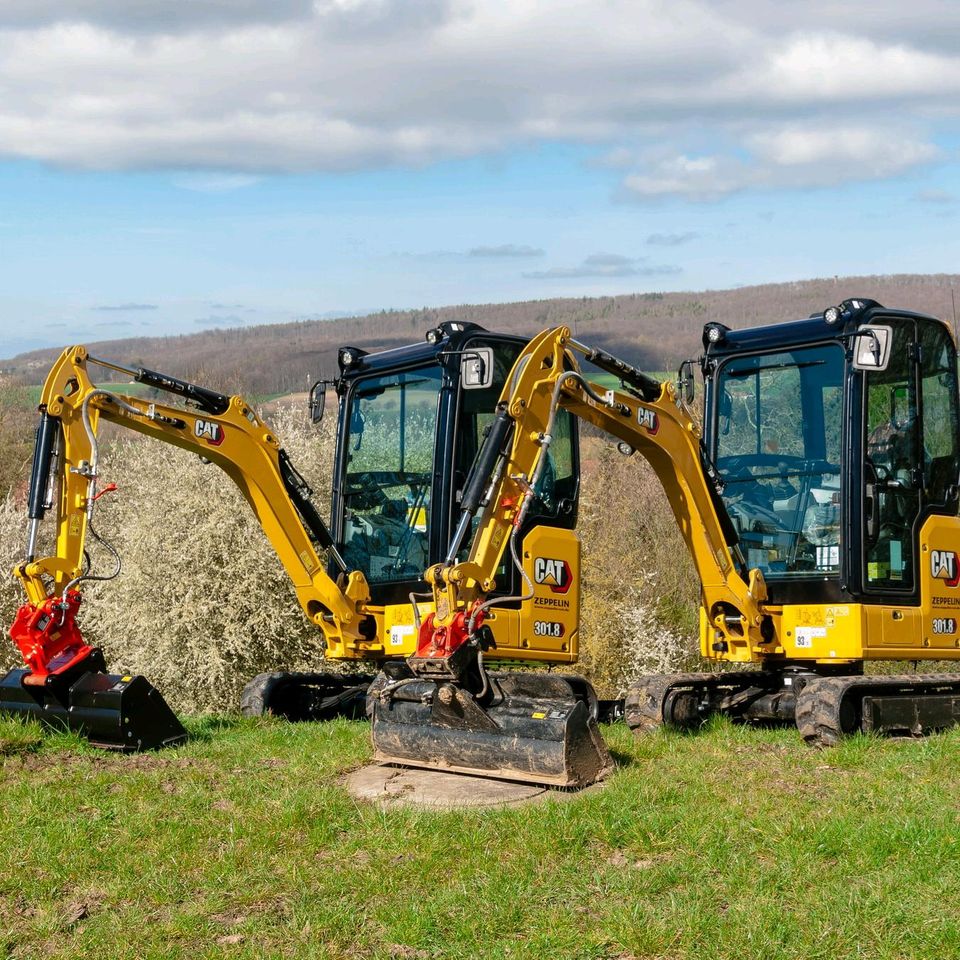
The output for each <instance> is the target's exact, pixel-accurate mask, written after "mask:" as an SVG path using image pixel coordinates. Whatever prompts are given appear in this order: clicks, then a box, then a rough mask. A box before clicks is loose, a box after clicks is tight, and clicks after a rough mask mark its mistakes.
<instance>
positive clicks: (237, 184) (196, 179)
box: [173, 173, 260, 193]
mask: <svg viewBox="0 0 960 960" xmlns="http://www.w3.org/2000/svg"><path fill="white" fill-rule="evenodd" d="M259 182H260V177H255V176H252V175H251V174H249V173H188V174H183V175H182V176H179V177H175V178H174V180H173V183H174V185H175V186H178V187H181V188H182V189H184V190H194V191H196V192H197V193H230V192H231V191H233V190H242V189H243V188H244V187H252V186H253V185H254V184H255V183H259Z"/></svg>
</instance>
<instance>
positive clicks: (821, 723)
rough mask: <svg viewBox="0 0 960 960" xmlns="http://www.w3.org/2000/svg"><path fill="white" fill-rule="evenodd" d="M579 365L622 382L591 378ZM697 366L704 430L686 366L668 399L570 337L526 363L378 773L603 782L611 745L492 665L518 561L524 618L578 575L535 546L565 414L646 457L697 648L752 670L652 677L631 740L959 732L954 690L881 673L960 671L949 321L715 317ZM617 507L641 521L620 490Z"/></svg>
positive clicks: (493, 431)
mask: <svg viewBox="0 0 960 960" xmlns="http://www.w3.org/2000/svg"><path fill="white" fill-rule="evenodd" d="M581 361H589V362H590V363H592V364H593V365H595V366H597V367H599V368H600V369H601V370H603V371H605V372H606V373H608V374H612V375H614V377H616V378H617V379H619V381H620V388H619V389H607V388H605V387H603V386H601V385H600V384H598V383H596V382H591V381H589V380H588V379H587V378H586V377H585V376H584V375H583V373H581V371H580V362H581ZM700 362H701V367H702V372H703V378H704V383H705V398H706V403H705V410H704V417H703V422H704V425H705V429H704V430H703V431H701V428H700V426H699V425H698V420H697V417H696V416H695V415H694V412H693V410H692V409H691V407H690V404H691V403H692V401H693V389H692V388H693V362H692V361H688V362H687V363H685V364H684V365H683V366H682V367H681V372H680V377H679V379H678V383H677V384H674V383H672V382H668V383H659V382H657V381H655V380H654V379H652V378H651V377H649V376H647V375H646V374H644V373H643V372H641V371H639V370H637V369H635V368H634V367H632V366H630V365H628V364H626V363H624V362H623V361H620V360H618V359H616V358H614V357H612V356H610V355H609V354H607V353H605V352H604V351H602V350H598V349H594V348H591V347H588V346H586V345H584V344H581V343H579V342H577V341H576V340H575V339H573V338H572V337H571V335H570V331H569V329H567V328H565V327H561V328H557V329H555V330H551V331H547V332H544V333H542V334H540V335H539V336H538V337H535V338H534V339H533V340H532V341H531V342H530V344H529V345H528V346H527V347H526V348H525V350H524V351H523V352H522V353H521V355H520V356H519V357H518V359H517V361H516V364H515V365H514V368H513V371H512V373H511V375H510V377H509V379H508V382H507V385H506V386H505V388H504V391H503V393H502V395H501V399H500V402H499V404H498V407H497V413H496V417H495V418H494V420H493V423H492V425H491V427H490V430H489V432H488V435H487V438H486V441H485V443H484V446H483V448H482V450H481V451H480V454H479V456H478V458H477V461H476V463H475V465H474V470H473V473H472V475H471V478H470V480H469V482H468V484H467V487H466V492H465V494H464V496H463V499H462V502H461V515H460V521H459V523H458V526H457V528H456V532H455V535H454V537H453V539H452V541H451V543H450V546H449V549H448V551H447V556H446V558H445V560H444V562H443V563H440V564H436V565H433V566H432V567H430V569H429V570H428V571H427V579H428V581H429V582H430V583H431V586H432V589H433V596H434V608H435V612H434V613H433V614H432V615H430V616H428V617H426V618H425V619H424V620H423V622H422V623H421V625H420V628H419V640H418V645H417V650H416V653H415V654H414V656H413V657H411V658H409V659H408V660H407V661H406V662H405V663H403V664H389V665H387V667H386V669H385V674H384V675H383V676H381V678H380V680H379V681H378V682H377V683H376V684H375V685H374V688H373V691H374V695H375V697H376V705H375V710H374V724H373V740H374V746H375V749H376V755H377V756H378V757H379V758H380V759H381V760H383V761H389V762H396V763H404V764H410V765H415V766H427V767H436V768H442V769H454V770H464V771H469V772H477V771H482V772H486V773H488V774H490V775H494V776H519V777H522V778H529V779H535V780H536V779H539V780H540V781H541V782H542V781H543V779H545V778H543V776H542V775H543V772H544V769H545V768H550V769H552V770H553V772H554V773H555V774H556V775H557V777H558V782H562V783H565V784H570V783H574V782H583V781H584V780H585V779H589V778H591V777H597V776H600V775H602V771H603V770H604V769H605V764H606V757H605V753H604V751H603V749H602V747H601V746H600V745H599V744H595V745H594V749H593V750H592V751H585V750H581V752H579V753H578V752H576V751H574V750H572V749H570V746H571V744H569V743H566V742H565V738H564V735H563V727H564V724H565V723H567V722H569V721H570V718H571V717H573V716H574V714H575V712H576V710H577V709H578V707H577V704H576V702H575V701H574V700H573V699H572V698H570V696H569V695H568V693H567V692H561V694H560V695H558V697H557V699H556V701H555V703H554V705H553V707H552V708H551V707H549V706H544V704H543V703H542V702H541V703H536V704H531V703H528V702H527V701H526V700H525V699H524V698H525V696H526V695H527V689H528V687H527V685H529V687H530V688H532V689H536V685H537V683H540V682H541V681H539V680H535V679H533V678H531V677H529V676H525V675H520V677H519V678H517V677H515V676H512V675H506V676H504V675H495V674H493V673H490V672H488V670H487V669H486V666H485V657H489V655H490V651H491V649H493V641H492V639H491V637H490V635H489V633H488V632H487V627H486V623H487V621H488V619H489V618H490V615H491V613H492V611H493V605H492V604H491V601H490V599H489V594H490V591H491V589H492V587H493V584H494V581H495V571H496V570H497V568H498V566H499V565H500V564H501V561H502V558H503V556H504V555H505V554H507V553H509V556H510V558H511V561H512V564H513V565H514V566H515V568H516V569H517V570H518V571H519V573H520V574H521V577H522V580H523V583H524V585H525V590H524V592H523V593H522V594H521V595H519V596H517V597H516V598H515V601H516V602H524V601H525V600H527V599H528V598H529V597H531V596H533V595H534V593H535V591H536V588H537V585H538V584H540V583H543V582H544V581H545V580H549V581H551V582H554V583H556V582H561V583H565V582H566V577H567V576H568V574H569V573H571V572H572V571H573V569H574V568H573V567H572V565H571V564H570V562H569V558H568V557H565V556H564V555H563V554H562V553H560V552H558V553H556V554H554V555H550V556H544V555H539V554H537V553H536V552H535V551H531V550H529V549H528V547H527V545H526V544H525V543H524V540H523V536H522V534H523V530H524V526H525V523H526V520H527V515H528V511H529V510H531V509H532V508H533V507H534V506H535V505H536V504H537V503H538V501H539V500H540V499H541V498H542V493H541V492H540V491H541V485H542V484H543V483H544V480H545V478H547V477H549V476H550V474H551V472H552V469H553V464H552V457H551V450H552V445H553V442H554V437H555V431H556V424H557V418H558V416H559V414H560V413H561V412H564V411H566V412H568V413H572V414H574V415H575V416H577V417H578V418H581V419H584V420H586V421H588V422H590V423H592V424H594V425H595V426H596V427H598V428H600V429H601V430H602V431H604V432H606V433H608V434H610V435H612V436H613V437H615V438H617V439H618V440H619V441H620V444H621V449H623V450H625V451H626V452H628V453H632V452H634V451H636V452H638V453H640V454H641V455H642V456H644V457H645V458H646V459H647V460H648V461H649V462H650V464H651V465H652V467H653V469H654V471H655V472H656V474H657V476H658V477H659V479H660V480H661V482H662V484H663V487H664V490H665V491H666V494H667V499H668V501H669V504H670V507H671V509H672V511H673V514H674V517H675V519H676V521H677V524H678V527H679V529H680V532H681V534H682V536H683V539H684V541H685V542H686V545H687V547H688V549H689V551H690V554H691V556H692V557H693V560H694V563H695V566H696V569H697V572H698V574H699V577H700V580H701V585H702V586H701V603H700V620H701V653H702V655H703V656H704V657H705V658H706V659H707V660H712V661H714V662H718V663H741V664H747V665H750V666H753V667H754V669H751V670H747V671H740V672H710V673H700V674H687V675H679V676H661V677H647V678H642V679H641V680H639V681H638V682H637V683H636V684H634V686H633V687H632V688H631V689H630V691H629V692H628V696H627V700H626V719H627V722H628V723H629V724H630V726H632V727H633V728H635V729H649V728H651V727H654V726H657V725H659V724H663V723H667V724H672V725H676V726H681V727H689V726H693V725H696V724H699V723H700V722H702V720H703V719H704V718H705V717H707V716H709V715H710V714H711V713H714V712H723V713H726V714H728V715H731V716H733V717H736V718H738V719H743V720H754V721H795V722H796V723H797V725H798V727H799V729H800V732H801V733H802V735H803V737H804V738H805V739H806V740H807V741H808V742H810V743H811V744H815V745H830V744H833V743H836V742H837V740H838V739H839V738H841V737H842V736H844V735H846V734H849V733H852V732H855V731H858V730H863V731H875V732H878V733H909V734H923V733H926V732H929V731H931V730H936V729H939V728H942V727H945V726H949V725H951V724H953V723H955V722H956V721H957V719H958V717H960V675H958V674H934V675H922V674H905V675H867V676H865V675H863V665H864V662H865V661H868V660H893V661H896V660H899V661H903V660H933V659H949V660H955V659H960V619H958V617H957V616H956V614H957V609H958V607H960V554H958V549H960V519H958V517H957V510H958V504H960V490H958V480H960V418H958V393H957V358H956V348H955V345H954V342H953V339H952V337H951V336H950V332H949V330H948V329H947V327H946V326H945V325H944V324H943V323H941V322H940V321H938V320H935V319H934V318H932V317H928V316H923V315H920V314H914V313H909V312H906V311H900V310H887V309H885V308H883V307H882V306H880V305H879V304H877V303H875V302H873V301H869V300H849V301H845V302H844V303H842V304H840V305H839V306H837V307H831V308H828V309H827V310H825V311H823V312H822V313H819V314H815V315H814V316H812V317H810V318H809V319H807V320H803V321H798V322H795V323H786V324H779V325H776V326H768V327H756V328H752V329H747V330H743V331H739V332H734V331H731V330H729V329H728V328H726V327H725V326H723V325H722V324H718V323H708V324H707V326H706V328H705V330H704V354H703V356H702V358H701V361H700ZM611 507H612V508H613V509H616V510H630V509H636V510H642V509H644V505H642V504H625V503H622V502H619V501H617V500H616V498H615V497H614V496H613V495H611ZM467 545H469V548H468V549H465V547H466V546H467ZM566 629H567V625H566V624H565V623H564V622H563V621H562V620H561V618H560V617H558V616H557V615H556V612H555V610H554V609H551V608H545V609H544V610H543V616H542V618H541V619H539V620H538V621H537V622H536V624H535V631H536V633H537V634H538V635H543V634H545V635H548V636H549V635H562V634H563V631H564V630H566ZM522 642H523V641H522ZM757 667H759V669H757ZM542 692H545V691H542ZM545 743H546V744H551V745H552V747H553V749H552V752H551V748H549V747H545ZM584 746H585V742H584V741H583V740H581V741H580V742H579V743H578V744H577V747H578V748H583V747H584ZM549 757H553V758H554V760H555V764H554V766H553V767H552V768H551V767H550V764H549V763H545V758H549ZM578 765H579V766H581V767H582V769H583V770H584V771H588V772H586V773H584V774H578V773H577V772H576V771H577V768H578ZM547 772H550V770H549V769H548V770H547Z"/></svg>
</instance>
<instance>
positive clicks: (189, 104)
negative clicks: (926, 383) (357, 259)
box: [0, 0, 960, 199]
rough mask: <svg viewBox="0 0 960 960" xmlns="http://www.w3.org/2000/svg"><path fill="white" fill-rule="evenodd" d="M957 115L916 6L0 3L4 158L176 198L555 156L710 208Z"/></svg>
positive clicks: (850, 169)
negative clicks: (152, 188)
mask: <svg viewBox="0 0 960 960" xmlns="http://www.w3.org/2000/svg"><path fill="white" fill-rule="evenodd" d="M840 8H842V9H840ZM950 38H953V40H955V41H956V42H950ZM958 104H960V4H949V5H946V4H943V3H942V2H941V3H938V2H935V0H917V2H915V3H912V4H911V5H910V7H909V16H908V15H907V14H905V13H904V7H903V6H902V4H901V2H900V0H874V2H872V3H870V4H869V6H868V5H867V4H866V0H851V2H850V3H847V4H843V5H837V4H828V3H827V2H826V0H811V2H810V3H804V4H770V3H768V2H766V0H762V2H761V0H568V2H566V3H564V5H563V7H562V9H559V8H557V7H556V6H554V5H551V4H544V3H542V2H538V0H512V2H511V3H503V2H502V0H313V2H310V0H229V2H227V0H191V2H190V3H183V2H182V0H3V2H2V3H0V156H8V157H28V158H33V159H38V160H42V161H47V162H51V163H56V164H63V165H71V166H76V167H83V168H121V169H132V168H135V169H141V168H160V169H172V170H176V171H181V172H182V173H181V175H180V176H179V178H178V179H177V181H176V182H177V183H178V184H179V185H181V186H184V187H186V188H188V189H201V190H214V191H216V190H230V189H238V188H240V187H243V186H249V185H250V184H251V183H252V182H255V181H254V179H253V178H255V177H257V176H260V175H262V174H264V173H268V172H271V171H281V172H282V171H337V170H353V169H358V168H362V167H367V166H385V165H398V164H400V165H403V164H406V165H426V164H430V163H434V162H436V161H438V160H441V159H444V158H451V157H463V156H474V155H478V154H483V153H489V152H493V151H498V150H503V149H510V148H513V147H517V146H528V145H535V144H538V143H542V142H553V141H562V142H577V143H586V144H590V145H593V146H595V147H596V152H597V156H598V157H600V158H602V160H601V162H604V163H606V165H608V166H610V167H614V168H617V169H619V170H622V171H623V176H624V178H625V179H624V187H625V191H626V192H627V193H628V194H630V195H632V196H634V197H655V196H663V195H676V196H685V197H694V198H700V199H707V198H711V197H717V196H723V195H725V194H728V193H731V192H734V191H736V190H742V189H748V188H753V187H757V186H807V185H817V184H826V183H830V182H845V181H847V180H849V179H857V178H860V179H870V178H876V177H882V176H892V175H896V174H897V173H901V172H903V171H906V170H908V169H910V168H911V167H913V166H916V165H917V164H920V163H926V162H929V161H931V160H934V159H936V156H937V150H936V147H935V146H934V142H935V140H936V138H937V136H938V135H939V134H940V133H943V132H946V133H950V132H952V131H955V130H956V129H957V126H958V123H960V107H958ZM838 133H839V134H840V139H839V140H838V139H837V136H838ZM885 137H886V138H888V139H886V140H884V138H885ZM653 144H659V145H661V146H662V147H663V149H661V150H659V151H657V153H656V154H655V155H654V154H652V153H651V145H653Z"/></svg>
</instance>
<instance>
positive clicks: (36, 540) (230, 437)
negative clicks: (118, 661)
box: [0, 347, 382, 749]
mask: <svg viewBox="0 0 960 960" xmlns="http://www.w3.org/2000/svg"><path fill="white" fill-rule="evenodd" d="M90 364H98V365H100V366H102V367H106V368H110V369H113V370H115V371H119V372H122V373H124V374H126V375H128V376H129V377H131V378H132V379H133V380H134V381H136V382H139V383H142V384H145V385H147V386H150V387H153V388H155V389H157V390H160V391H165V392H167V393H170V394H173V395H175V396H178V397H180V398H182V399H183V400H184V401H185V404H184V405H182V406H173V405H168V404H163V403H160V402H157V401H153V400H147V399H144V398H142V397H137V396H129V395H125V394H121V393H118V392H114V391H113V390H110V389H106V388H104V387H100V386H97V385H96V384H95V383H94V382H93V381H92V380H91V379H90V375H89V372H88V366H89V365H90ZM40 410H41V418H40V424H39V427H38V429H37V438H36V449H35V456H34V463H33V471H32V475H31V482H30V493H29V505H28V516H29V532H28V537H27V548H26V559H25V560H24V561H22V562H21V563H19V564H18V565H17V566H16V568H15V570H14V575H15V576H16V578H17V579H18V580H19V581H20V583H21V585H22V586H23V589H24V591H25V593H26V596H27V603H26V604H25V605H24V606H23V607H21V609H20V610H19V611H18V613H17V615H16V618H15V620H14V623H13V625H12V627H11V636H12V638H13V640H14V642H15V643H16V645H17V646H18V648H19V649H20V651H21V654H22V655H23V658H24V662H25V663H26V665H27V667H26V669H25V670H15V671H12V672H11V673H9V674H7V676H6V677H4V678H3V680H2V681H0V710H3V711H6V712H12V713H17V714H20V715H27V716H35V717H38V718H39V719H41V720H45V721H48V722H56V723H62V724H65V725H67V726H69V727H71V728H74V729H78V730H80V731H82V732H84V733H85V734H87V735H88V736H89V737H90V738H91V740H93V741H95V742H97V743H99V744H101V745H104V746H112V747H117V748H121V749H143V748H147V747H155V746H160V745H163V744H166V743H171V742H177V741H179V740H181V739H183V738H184V736H185V734H184V731H183V728H182V727H181V726H180V724H179V722H178V721H177V720H176V718H175V717H174V715H173V713H172V712H171V711H170V709H169V707H168V706H167V705H166V703H165V702H164V701H163V698H162V697H161V696H160V694H159V693H158V692H157V691H156V690H155V689H154V688H153V687H152V686H150V684H149V683H147V681H146V680H144V679H143V678H142V677H133V676H112V675H109V674H106V673H105V669H106V668H105V664H104V661H103V656H102V653H101V652H100V650H99V649H98V648H96V647H93V646H91V645H90V644H88V643H86V641H85V640H84V639H83V637H82V635H81V632H80V630H79V628H78V626H77V623H76V618H77V614H78V612H79V609H80V605H81V586H82V584H83V583H85V582H87V581H91V580H104V579H112V578H113V577H114V576H116V574H117V573H118V572H119V569H120V558H119V553H118V551H117V550H116V549H115V548H114V547H113V546H112V545H111V544H108V543H106V541H104V540H103V539H102V538H101V537H100V536H99V534H98V533H97V531H96V529H95V526H94V523H93V520H94V514H95V509H96V504H97V501H98V500H99V499H100V497H102V496H104V495H105V494H108V493H111V492H112V491H113V489H114V488H113V486H112V485H101V480H100V442H99V437H98V433H99V427H100V424H101V422H102V421H109V422H112V423H115V424H118V425H120V426H122V427H125V428H128V429H131V430H134V431H136V432H138V433H141V434H144V435H145V436H148V437H151V438H153V439H156V440H160V441H163V442H166V443H171V444H173V445H174V446H178V447H181V448H183V449H185V450H189V451H191V452H193V453H197V454H198V455H200V456H201V457H202V458H203V459H204V460H206V461H209V462H211V463H214V464H216V465H217V466H219V467H220V468H221V469H222V470H223V471H224V472H225V473H226V474H227V475H228V476H229V477H230V478H231V480H233V482H234V483H235V484H236V486H237V487H238V488H239V489H240V491H241V493H242V494H243V496H244V498H245V499H246V500H247V502H248V503H249V504H250V506H251V508H252V509H253V511H254V513H255V515H256V517H257V519H258V521H259V523H260V525H261V526H262V528H263V530H264V532H265V533H266V535H267V537H268V539H269V540H270V542H271V543H272V545H273V546H274V548H275V550H276V552H277V555H278V556H279V558H280V560H281V562H282V563H283V566H284V568H285V570H286V572H287V574H288V576H289V577H290V580H291V581H292V583H293V585H294V587H295V589H296V593H297V597H298V599H299V601H300V605H301V606H302V608H303V610H304V612H305V614H306V615H307V617H308V618H309V619H310V620H311V621H312V622H313V623H314V624H316V626H317V627H319V629H320V630H321V631H322V632H323V634H324V637H325V639H326V641H327V643H328V645H331V646H334V647H336V648H337V649H338V650H340V651H343V652H344V653H343V655H344V656H346V657H349V656H350V655H351V653H352V654H353V655H354V656H358V657H362V656H364V655H366V654H367V648H368V647H369V646H374V645H375V640H374V642H371V637H370V634H371V632H372V631H371V630H370V626H369V622H368V618H367V615H366V605H367V603H368V602H369V589H368V587H367V584H366V580H365V578H364V576H363V574H362V573H360V572H357V571H352V572H351V571H347V570H346V565H345V564H344V562H343V560H342V558H340V556H339V553H338V551H337V549H336V547H335V545H334V543H333V539H332V537H331V536H330V533H329V531H328V530H327V528H326V526H325V524H324V523H323V521H322V519H321V518H320V515H319V513H318V512H317V510H316V508H315V506H314V505H313V503H312V501H311V499H310V494H311V491H310V490H309V487H308V486H307V485H306V482H305V481H304V480H303V478H302V477H301V476H300V475H299V474H298V473H297V471H296V469H295V468H294V466H293V464H292V463H291V462H290V459H289V457H288V456H287V455H286V453H285V452H284V450H283V449H282V447H281V446H280V443H279V441H278V440H277V438H276V437H275V436H274V435H273V433H272V431H271V430H270V429H269V427H268V426H267V425H266V424H264V423H263V422H262V421H261V420H260V418H259V417H258V416H257V414H256V413H255V412H254V410H253V409H252V407H251V406H250V404H248V403H247V402H246V401H245V400H244V399H243V398H242V397H239V396H234V397H227V396H225V395H223V394H219V393H216V392H214V391H211V390H207V389H205V388H203V387H199V386H197V385H195V384H190V383H187V382H186V381H183V380H179V379H177V378H175V377H170V376H167V375H164V374H159V373H156V372H154V371H151V370H146V369H143V368H139V369H129V368H126V367H123V366H121V365H119V364H114V363H110V362H108V361H103V360H97V359H95V358H92V357H90V356H89V354H88V352H87V350H86V349H85V348H84V347H71V348H69V349H68V350H65V351H64V352H63V354H62V355H61V356H60V358H59V360H58V361H57V362H56V363H55V364H54V366H53V368H52V369H51V371H50V374H49V375H48V377H47V380H46V383H45V384H44V388H43V392H42V396H41V403H40ZM48 510H55V513H56V544H55V550H54V552H53V553H52V554H50V555H49V556H37V554H38V551H39V544H40V527H41V522H42V520H43V519H44V516H45V514H46V513H47V511H48ZM90 539H92V540H94V541H96V542H97V544H98V547H99V552H100V553H103V552H106V553H108V554H110V555H112V559H113V566H114V569H113V570H112V571H111V572H109V573H108V574H107V575H105V576H104V575H101V574H97V573H94V572H93V571H92V570H91V569H90V565H89V557H88V554H87V545H88V541H89V540H90ZM322 550H328V551H329V552H330V554H331V555H332V556H333V557H334V558H335V560H337V561H338V562H339V566H340V567H341V570H342V573H341V576H340V578H339V581H334V580H333V579H332V578H331V576H330V575H329V573H328V572H327V568H326V565H325V563H324V561H323V560H322V559H321V556H320V552H321V551H322ZM380 649H381V650H382V647H381V648H380Z"/></svg>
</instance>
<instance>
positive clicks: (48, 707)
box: [0, 648, 187, 751]
mask: <svg viewBox="0 0 960 960" xmlns="http://www.w3.org/2000/svg"><path fill="white" fill-rule="evenodd" d="M0 713H4V714H7V715H11V716H18V717H23V718H25V719H31V720H38V721H40V722H41V723H43V724H44V725H46V726H49V727H60V728H63V729H68V730H73V731H75V732H77V733H80V734H82V735H83V736H85V737H87V739H89V741H90V742H91V743H92V744H93V745H94V746H97V747H102V748H105V749H108V750H123V751H134V750H153V749H156V748H157V747H165V746H173V745H175V744H178V743H182V742H183V741H184V740H186V738H187V732H186V730H184V729H183V727H182V726H181V724H180V721H179V720H178V719H177V718H176V715H175V714H174V712H173V711H172V710H171V709H170V707H169V706H167V703H166V701H165V700H164V699H163V697H162V696H161V695H160V693H159V692H158V691H157V690H156V688H155V687H153V685H152V684H150V683H149V681H147V680H146V679H145V678H144V677H141V676H133V675H119V674H109V673H107V672H106V664H105V663H104V660H103V654H102V653H101V652H100V650H99V649H96V648H94V650H93V652H92V653H91V655H90V656H88V657H86V658H85V659H84V660H82V661H81V662H79V663H78V664H76V666H75V667H72V668H70V669H68V670H66V671H64V672H63V673H58V674H50V675H48V676H45V677H37V676H36V675H34V674H32V673H31V671H30V670H27V669H18V670H11V671H10V672H9V673H8V674H6V676H4V677H3V678H2V679H0Z"/></svg>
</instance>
